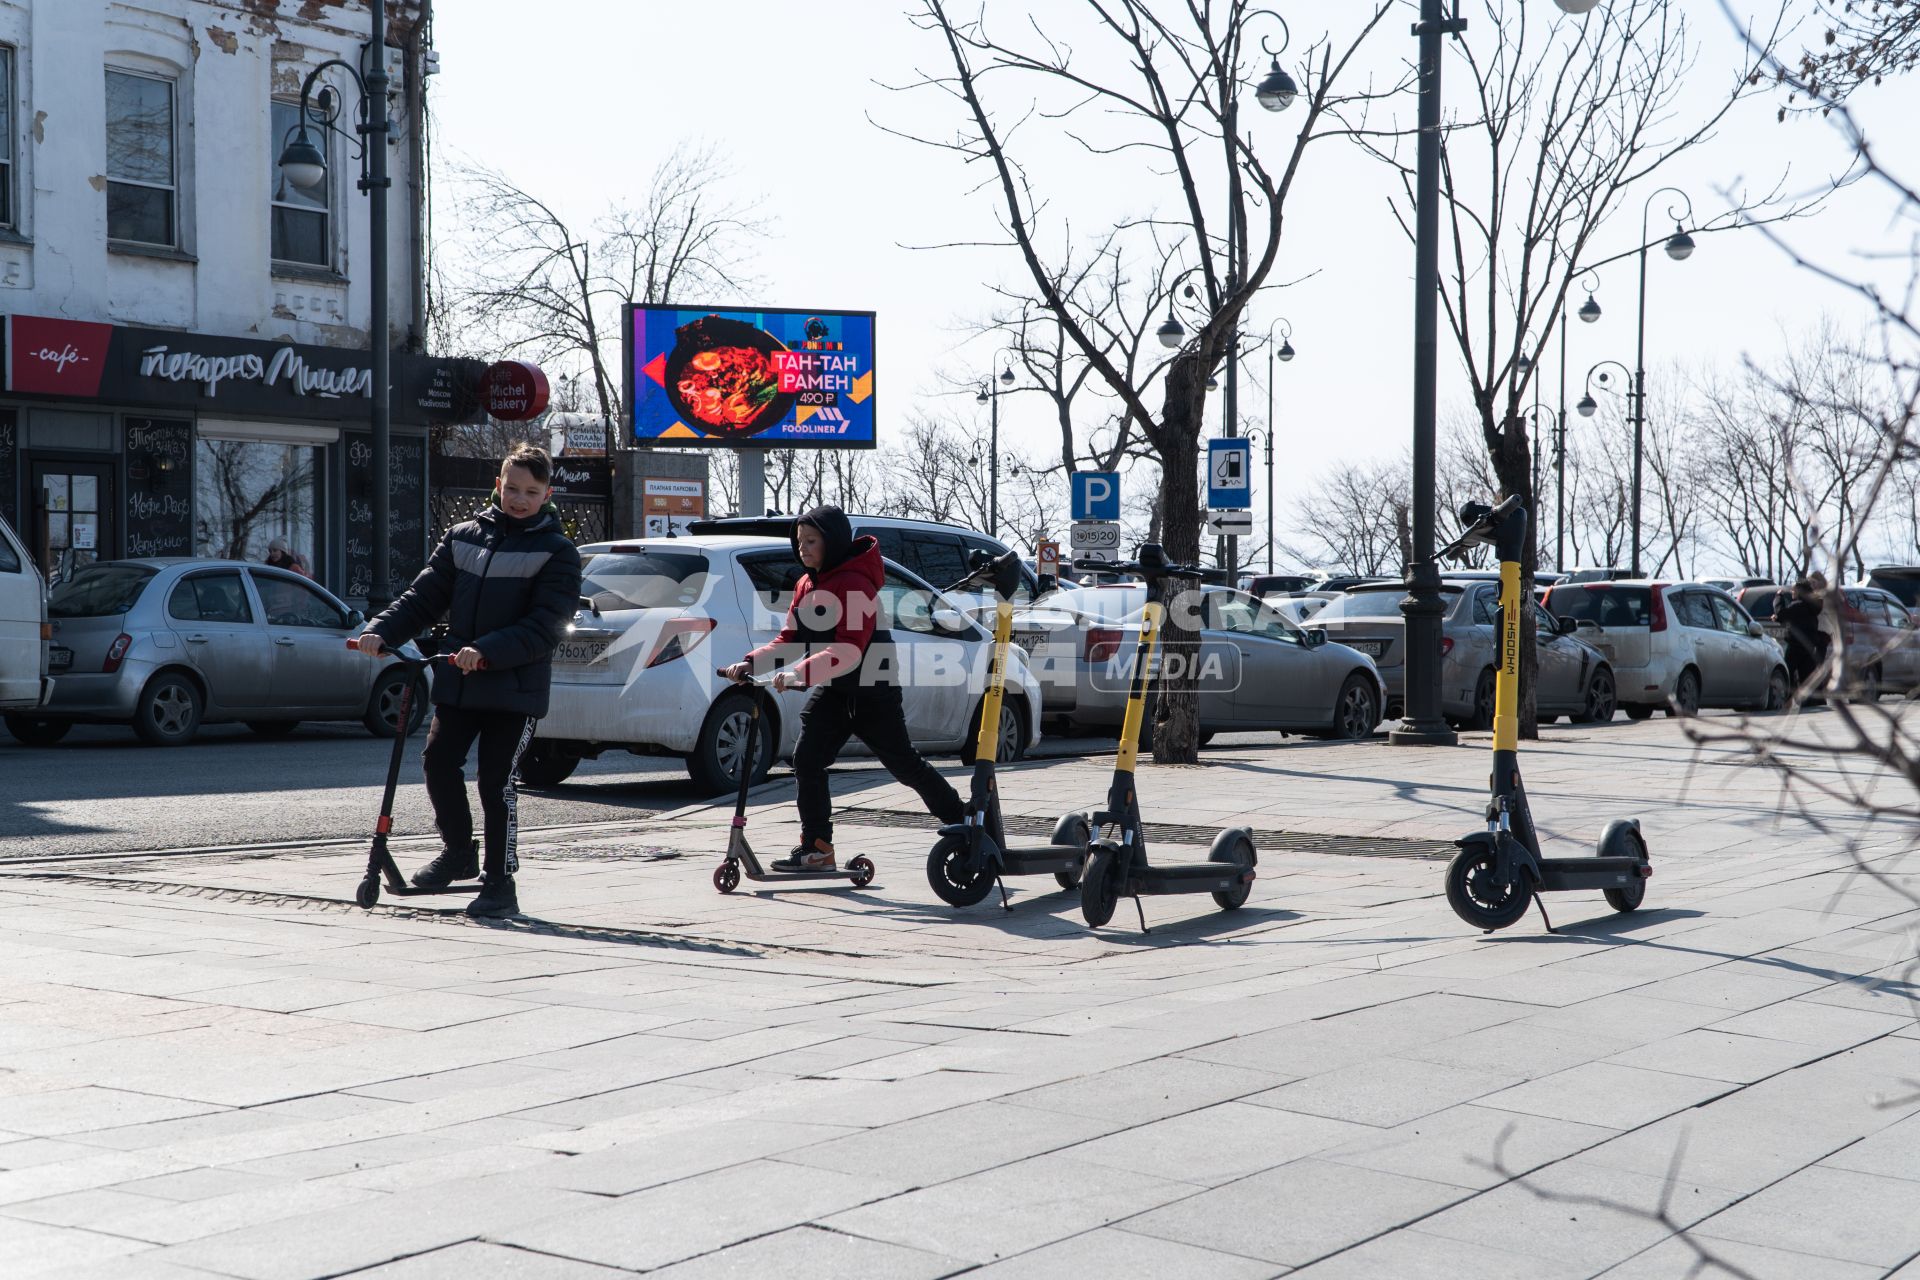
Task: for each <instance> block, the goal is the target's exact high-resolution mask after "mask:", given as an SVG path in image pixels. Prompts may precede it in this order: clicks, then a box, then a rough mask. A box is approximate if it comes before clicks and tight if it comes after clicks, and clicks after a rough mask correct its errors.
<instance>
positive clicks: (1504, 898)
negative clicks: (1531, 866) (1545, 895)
mask: <svg viewBox="0 0 1920 1280" xmlns="http://www.w3.org/2000/svg"><path fill="white" fill-rule="evenodd" d="M1495 867H1496V861H1495V858H1494V853H1493V850H1491V849H1488V848H1485V847H1482V846H1478V845H1476V846H1474V847H1472V848H1468V849H1462V850H1461V851H1460V852H1459V853H1458V854H1456V855H1455V856H1454V859H1453V861H1452V862H1451V863H1449V864H1448V866H1447V905H1448V906H1450V907H1452V908H1453V914H1455V915H1457V916H1459V917H1460V918H1461V919H1462V920H1465V921H1466V922H1467V923H1468V924H1470V925H1472V926H1473V927H1474V928H1476V929H1483V930H1485V931H1487V932H1489V933H1491V932H1492V931H1493V930H1495V929H1504V928H1506V927H1507V926H1508V925H1510V924H1513V923H1514V922H1515V921H1517V920H1519V919H1520V917H1521V916H1524V915H1525V914H1527V907H1528V906H1529V905H1530V904H1531V903H1532V902H1533V886H1532V885H1530V884H1528V883H1527V882H1526V878H1525V876H1521V877H1520V878H1519V879H1517V880H1516V881H1514V882H1512V883H1508V884H1502V883H1501V882H1500V880H1499V879H1498V877H1497V873H1496V870H1495Z"/></svg>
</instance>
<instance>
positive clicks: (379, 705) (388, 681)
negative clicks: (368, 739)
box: [360, 667, 427, 738]
mask: <svg viewBox="0 0 1920 1280" xmlns="http://www.w3.org/2000/svg"><path fill="white" fill-rule="evenodd" d="M410 678H411V677H410V676H409V675H408V673H407V670H406V668H404V667H392V668H389V669H388V670H386V671H382V672H381V673H380V677H379V679H377V680H375V681H374V682H373V692H372V693H371V694H368V695H367V709H366V712H365V713H364V714H363V715H361V717H360V723H361V724H362V725H364V726H365V727H366V730H367V732H368V733H370V734H372V735H373V736H374V737H376V738H391V737H393V735H394V734H396V733H398V732H400V694H401V691H402V690H404V689H405V688H406V687H407V681H408V679H410ZM426 718H427V689H426V684H425V682H424V681H423V682H421V683H420V684H416V685H415V686H414V687H413V701H412V703H411V704H410V705H409V706H408V708H407V736H408V737H412V736H413V733H414V731H415V730H416V729H418V728H419V727H420V726H421V724H422V723H423V722H424V721H425V720H426Z"/></svg>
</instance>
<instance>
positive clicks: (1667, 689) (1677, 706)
mask: <svg viewBox="0 0 1920 1280" xmlns="http://www.w3.org/2000/svg"><path fill="white" fill-rule="evenodd" d="M1543 603H1544V607H1545V608H1546V610H1547V612H1548V613H1551V614H1553V615H1554V616H1555V617H1560V618H1572V619H1573V620H1574V621H1575V622H1576V623H1577V624H1578V628H1579V629H1578V630H1577V631H1576V632H1575V634H1576V635H1577V636H1578V637H1579V638H1580V639H1582V640H1585V641H1586V642H1587V643H1589V644H1591V645H1593V646H1594V647H1595V648H1596V649H1599V650H1600V651H1601V652H1602V653H1604V654H1605V655H1606V656H1607V660H1608V661H1609V662H1610V663H1611V664H1612V666H1613V672H1614V680H1615V686H1616V694H1617V697H1618V699H1619V703H1620V708H1621V710H1623V711H1625V712H1626V713H1627V715H1628V716H1630V717H1631V718H1633V719H1635V720H1644V719H1646V718H1647V717H1648V716H1650V715H1652V714H1653V713H1654V712H1655V711H1660V710H1665V711H1667V713H1668V714H1670V715H1682V716H1690V715H1693V714H1695V713H1697V712H1698V711H1699V710H1700V708H1702V707H1751V708H1757V709H1761V710H1767V711H1773V710H1777V709H1779V708H1781V707H1784V706H1785V705H1786V704H1787V694H1788V691H1789V690H1790V688H1791V686H1790V685H1789V684H1788V682H1787V660H1786V653H1785V651H1784V650H1783V649H1781V647H1780V642H1779V641H1778V640H1775V639H1774V638H1773V637H1772V636H1770V635H1768V634H1767V633H1766V632H1765V631H1764V630H1763V629H1762V628H1761V626H1760V624H1759V623H1758V622H1755V621H1754V619H1753V618H1752V616H1751V615H1749V614H1748V613H1747V611H1746V610H1745V609H1743V608H1741V607H1740V603H1739V601H1737V600H1735V599H1734V598H1733V597H1732V596H1730V595H1728V594H1727V593H1726V592H1724V591H1721V590H1718V589H1716V588H1714V587H1709V586H1707V585H1706V584H1705V583H1702V582H1652V581H1648V580H1646V579H1640V580H1638V581H1628V582H1618V581H1616V582H1562V583H1560V584H1558V585H1556V586H1555V587H1554V588H1553V589H1552V590H1550V591H1548V592H1547V595H1546V599H1545V601H1544V602H1543Z"/></svg>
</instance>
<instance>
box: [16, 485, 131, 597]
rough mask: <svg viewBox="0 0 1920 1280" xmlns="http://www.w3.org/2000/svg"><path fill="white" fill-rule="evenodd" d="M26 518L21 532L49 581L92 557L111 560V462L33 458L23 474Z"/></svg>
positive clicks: (112, 543) (61, 576) (85, 562)
mask: <svg viewBox="0 0 1920 1280" xmlns="http://www.w3.org/2000/svg"><path fill="white" fill-rule="evenodd" d="M27 501H28V502H29V503H30V504H31V516H30V518H29V519H28V521H27V527H26V528H25V529H23V530H21V532H22V533H24V534H26V536H27V541H28V542H29V543H30V544H32V547H33V554H34V558H35V559H37V560H38V561H39V562H40V572H41V573H43V574H45V575H46V576H47V579H48V581H52V580H53V579H54V578H55V577H56V576H57V577H59V578H62V579H65V578H70V577H72V576H73V571H74V570H75V569H78V568H79V567H80V566H82V565H86V564H92V563H93V562H94V561H95V560H107V559H112V557H113V550H114V547H115V545H116V544H115V542H114V536H115V530H114V523H113V466H112V464H111V463H106V462H65V461H61V460H58V459H51V458H41V459H36V460H35V461H34V462H33V464H32V467H31V470H30V472H29V476H28V489H27Z"/></svg>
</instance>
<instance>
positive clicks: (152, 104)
mask: <svg viewBox="0 0 1920 1280" xmlns="http://www.w3.org/2000/svg"><path fill="white" fill-rule="evenodd" d="M174 135H175V130H174V111H173V82H172V81H170V80H159V79H156V78H154V77H153V76H142V75H134V74H133V73H131V72H127V71H109V72H107V238H108V239H110V240H121V241H125V242H127V243H129V244H152V245H161V246H164V247H166V248H169V249H171V248H174V247H176V246H177V245H178V244H179V229H178V226H177V225H176V224H177V222H178V219H177V217H176V213H175V211H176V207H177V206H176V199H177V195H178V188H177V185H176V179H175V176H174V175H175V171H176V169H175V164H174Z"/></svg>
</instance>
